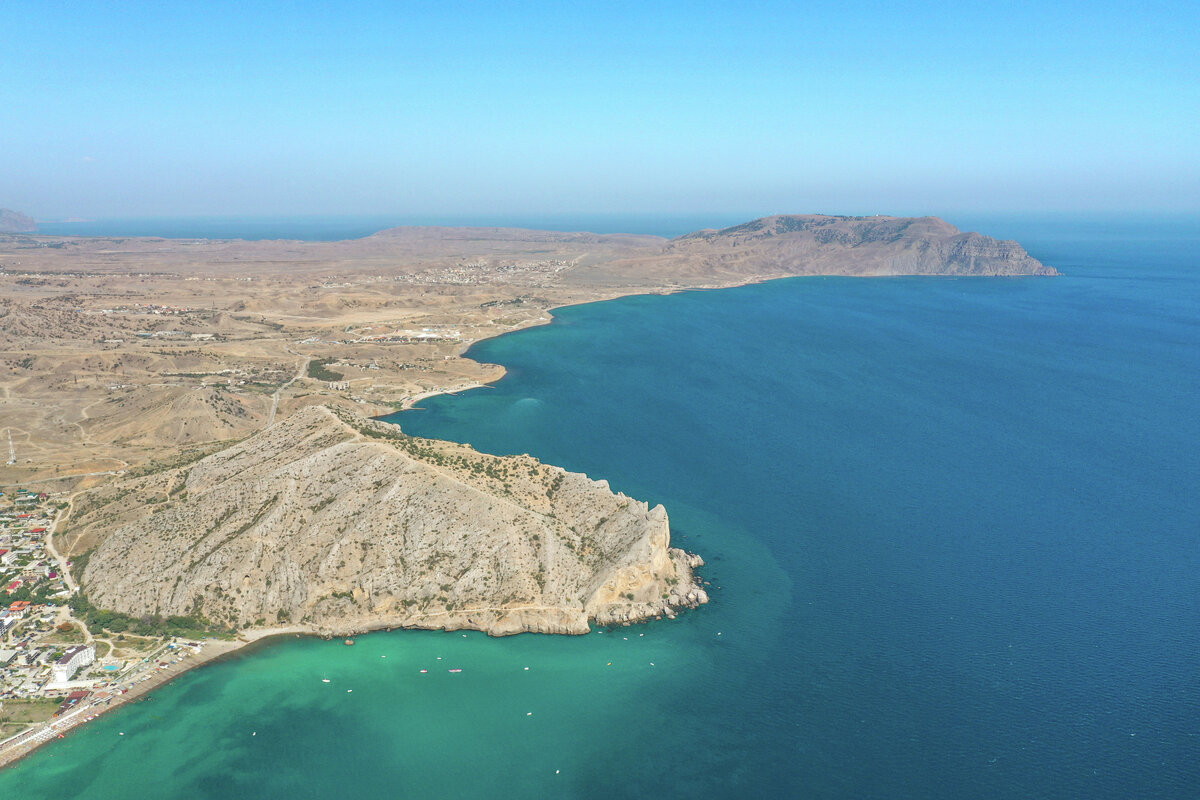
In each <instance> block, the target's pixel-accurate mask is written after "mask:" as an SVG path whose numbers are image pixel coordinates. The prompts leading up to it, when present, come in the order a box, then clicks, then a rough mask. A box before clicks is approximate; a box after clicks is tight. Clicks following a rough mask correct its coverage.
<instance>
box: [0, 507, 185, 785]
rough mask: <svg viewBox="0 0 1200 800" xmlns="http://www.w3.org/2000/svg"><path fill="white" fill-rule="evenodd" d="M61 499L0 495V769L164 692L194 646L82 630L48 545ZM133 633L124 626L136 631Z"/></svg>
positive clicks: (111, 629)
mask: <svg viewBox="0 0 1200 800" xmlns="http://www.w3.org/2000/svg"><path fill="white" fill-rule="evenodd" d="M67 507H68V502H67V497H66V495H63V494H53V493H47V492H43V491H35V490H32V489H25V488H6V489H5V490H4V491H2V492H0V589H2V591H0V764H4V763H7V762H8V761H10V760H12V759H15V758H19V757H20V756H21V755H24V754H25V753H26V752H28V751H29V750H31V749H33V748H35V747H37V746H38V745H40V744H43V743H45V742H46V741H49V740H50V739H53V738H56V737H61V736H62V735H64V734H65V733H66V731H68V730H70V729H71V728H73V727H75V726H77V725H80V724H83V723H86V722H88V721H89V720H92V719H94V718H95V717H96V716H98V715H99V713H100V712H101V711H103V710H105V709H107V708H108V707H109V706H111V705H113V704H114V703H118V702H121V701H123V700H125V699H128V698H130V697H131V696H136V695H140V694H141V693H142V691H145V690H147V689H148V688H150V687H151V686H153V685H157V684H158V683H161V682H163V681H164V680H166V679H167V678H169V677H170V676H171V675H172V673H178V672H180V671H182V670H180V669H173V668H174V667H175V665H177V664H179V663H180V662H182V661H183V660H184V659H189V660H191V661H195V660H196V659H195V656H198V655H200V654H201V653H203V652H204V649H205V643H204V641H203V640H199V639H198V638H195V637H193V638H189V637H182V636H175V635H171V633H170V632H169V631H164V632H163V633H162V634H161V635H154V633H157V631H155V632H153V633H150V634H149V635H147V632H145V631H144V630H143V632H142V633H140V634H139V633H135V632H133V631H132V630H131V629H130V627H127V626H129V623H128V621H127V620H124V619H117V618H110V619H109V624H108V625H107V626H105V627H103V628H97V626H92V627H93V628H96V629H95V630H93V629H91V628H89V626H88V624H87V621H86V617H87V611H88V610H89V608H88V606H87V603H86V600H85V599H84V598H83V597H82V596H81V595H80V594H79V588H78V585H77V584H76V583H75V581H74V579H73V578H72V577H71V574H70V568H71V567H72V566H73V565H72V563H71V562H64V561H63V560H62V559H61V558H60V557H59V555H58V554H57V552H56V551H55V549H54V546H53V544H52V542H51V540H50V537H51V535H52V533H53V532H54V530H55V524H56V522H57V521H58V519H59V516H60V515H61V514H62V513H63V512H64V511H65V510H66V509H67ZM144 625H145V623H143V625H141V626H131V627H139V628H144Z"/></svg>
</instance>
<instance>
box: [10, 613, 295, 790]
mask: <svg viewBox="0 0 1200 800" xmlns="http://www.w3.org/2000/svg"><path fill="white" fill-rule="evenodd" d="M289 633H295V634H297V635H303V634H304V631H302V630H301V629H299V628H296V629H294V630H293V629H291V628H267V629H262V630H259V631H246V632H245V633H244V634H239V635H238V637H237V638H235V639H205V640H202V641H203V649H202V650H201V651H200V653H199V654H194V655H192V654H189V655H188V656H186V657H185V660H183V661H181V662H180V663H178V664H171V665H170V666H168V667H164V668H160V669H158V670H156V671H154V672H151V673H150V674H149V675H148V676H147V677H144V678H142V679H140V680H138V681H137V682H136V683H135V684H134V685H133V687H131V688H130V689H128V690H126V691H125V692H124V693H122V694H115V695H110V696H109V697H106V698H104V699H103V700H101V701H99V702H96V703H88V704H87V705H81V706H79V707H77V708H76V709H74V710H72V711H71V712H69V713H68V714H66V715H64V716H62V717H57V718H53V719H50V720H48V721H46V722H44V723H41V724H40V725H38V726H36V727H31V728H27V729H26V730H24V731H22V732H21V733H18V734H15V735H14V736H12V737H10V738H9V739H8V740H6V744H5V745H4V746H3V748H2V749H0V770H3V769H6V768H8V767H10V766H12V765H13V764H15V763H17V762H18V761H20V760H21V759H23V758H25V757H26V756H29V755H31V754H33V753H35V752H37V751H38V750H40V749H41V748H42V747H43V746H45V745H47V744H50V743H51V742H53V741H55V740H56V739H59V738H65V737H66V736H69V735H70V734H71V733H72V732H74V731H75V730H76V729H77V728H79V727H80V726H81V725H84V724H86V723H88V722H91V721H93V720H95V719H97V718H99V717H100V716H102V715H104V714H106V713H108V712H110V711H114V710H116V709H118V708H121V707H122V706H124V705H126V704H128V703H133V702H138V701H140V700H141V699H142V698H143V697H145V696H146V695H148V694H150V693H151V692H153V691H154V690H155V689H158V688H159V687H160V686H165V685H166V684H168V683H171V682H172V681H174V680H175V679H176V678H179V677H180V676H182V675H184V674H186V673H188V672H190V671H191V670H193V669H196V668H198V667H203V666H206V665H208V664H212V663H215V662H218V661H221V660H224V659H227V658H229V657H230V656H232V655H234V654H241V653H243V652H244V650H245V648H247V647H249V646H250V645H255V644H261V643H262V642H265V641H266V640H268V639H272V638H275V637H280V636H286V635H288V634H289ZM85 712H90V713H85ZM18 739H20V740H21V741H19V742H18V741H16V740H18Z"/></svg>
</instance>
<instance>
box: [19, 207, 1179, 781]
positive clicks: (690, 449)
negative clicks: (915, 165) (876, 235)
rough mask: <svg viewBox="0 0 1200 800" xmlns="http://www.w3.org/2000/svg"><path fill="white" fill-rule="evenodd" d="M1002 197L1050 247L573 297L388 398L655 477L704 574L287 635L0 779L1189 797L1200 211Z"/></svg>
mask: <svg viewBox="0 0 1200 800" xmlns="http://www.w3.org/2000/svg"><path fill="white" fill-rule="evenodd" d="M988 224H989V225H990V226H991V227H990V229H989V228H987V227H983V226H979V227H983V229H984V230H985V231H987V232H989V233H991V232H994V233H996V234H997V235H1001V236H1012V237H1015V238H1018V239H1019V240H1021V241H1022V242H1024V243H1025V244H1027V245H1028V246H1029V249H1030V250H1031V252H1033V254H1034V255H1035V256H1038V257H1040V258H1042V259H1043V260H1045V261H1046V262H1047V263H1050V264H1052V265H1054V266H1057V267H1059V268H1060V269H1061V270H1063V271H1064V272H1065V273H1066V275H1065V276H1064V277H1060V278H1041V279H987V278H979V279H937V278H923V279H916V278H897V279H875V280H863V279H836V278H803V279H792V280H785V281H776V282H772V283H769V284H764V285H758V286H750V287H743V288H739V289H731V290H722V291H714V292H688V293H682V294H677V295H673V296H668V297H634V298H626V299H623V300H617V301H612V302H607V303H599V304H593V305H586V306H578V307H573V308H567V309H561V310H560V311H558V312H556V313H557V316H556V320H555V322H554V323H553V324H552V325H549V326H546V327H542V328H535V329H529V330H526V331H522V332H519V333H515V334H512V335H509V336H505V337H502V338H499V339H495V340H491V341H487V342H483V343H481V344H479V345H477V346H476V347H475V348H474V349H473V350H472V353H471V354H472V355H473V356H474V357H476V358H479V359H482V360H485V361H493V362H498V363H502V364H504V365H506V366H507V367H508V369H509V373H508V375H507V376H506V377H505V378H504V379H503V380H501V381H500V382H499V383H497V384H496V385H495V386H492V387H488V388H484V389H478V390H475V391H471V392H467V393H464V394H462V395H460V396H458V397H442V398H432V399H430V400H426V401H425V402H424V403H423V405H424V407H425V410H422V411H411V412H405V413H403V414H400V415H397V417H396V419H397V420H398V421H399V422H400V424H402V425H403V426H404V428H405V429H406V430H408V431H409V432H410V433H419V434H423V435H429V436H439V437H444V438H451V439H456V440H459V441H467V442H471V443H472V444H474V445H475V446H476V447H478V448H479V449H481V450H486V451H490V452H495V453H520V452H529V453H532V454H534V455H536V456H538V457H540V458H542V459H543V460H545V461H547V462H550V463H554V464H559V465H562V466H565V467H567V468H570V469H574V470H580V471H584V472H586V473H588V474H589V475H591V476H593V477H595V478H605V479H607V480H609V481H610V482H611V483H612V485H613V487H614V488H615V489H618V490H621V491H624V492H626V493H629V494H631V495H633V496H635V497H639V498H642V499H647V500H650V501H652V502H661V503H664V504H665V505H666V506H667V508H668V510H669V512H670V514H671V520H672V528H673V536H674V539H675V543H676V544H678V545H681V546H684V547H686V548H688V549H691V550H694V551H696V552H699V553H701V554H702V555H703V556H704V557H705V558H706V559H707V561H708V566H707V567H705V568H704V569H703V571H702V572H703V574H704V576H705V577H706V578H707V579H708V580H710V581H711V582H712V587H711V590H712V595H713V601H712V602H711V603H710V604H709V605H707V606H705V607H703V608H701V609H699V610H697V611H694V612H689V613H687V614H684V615H682V616H681V617H680V618H679V619H677V620H674V621H663V622H659V623H653V624H650V625H646V626H636V627H632V628H627V629H626V628H622V629H619V630H618V631H617V632H615V633H595V634H593V635H589V636H585V637H574V638H566V637H543V636H531V635H526V636H520V637H514V638H510V639H504V640H489V639H487V638H486V637H483V636H480V635H474V634H473V635H470V636H468V637H466V638H463V637H461V636H460V635H459V634H441V633H431V632H394V633H388V634H383V633H381V634H372V635H370V636H367V637H362V638H361V639H360V640H359V645H358V646H356V647H354V648H347V647H343V646H341V645H340V644H337V643H324V642H319V641H313V640H286V641H283V642H279V643H276V644H274V645H272V646H269V647H266V648H264V649H262V650H261V651H259V652H256V653H254V654H250V655H246V656H244V657H241V658H238V659H235V660H233V661H229V662H227V663H222V664H218V665H216V666H212V667H206V668H204V669H201V670H197V671H196V672H193V673H188V674H187V675H185V676H183V678H181V679H180V680H178V681H177V682H175V683H174V684H172V685H170V686H168V687H166V688H164V689H162V690H160V691H158V692H156V693H155V694H154V695H153V697H154V698H155V699H154V701H153V702H147V703H140V704H136V705H133V706H131V707H128V708H125V709H122V710H120V711H118V712H115V713H113V714H110V715H106V716H105V717H103V718H101V719H100V720H98V721H97V722H95V723H92V724H91V725H89V726H87V728H86V729H85V730H84V731H82V732H80V733H78V734H74V735H72V736H70V737H68V738H67V739H66V740H64V741H62V742H56V743H54V745H53V746H51V747H48V748H46V749H44V750H43V751H40V752H39V753H37V754H36V755H35V756H34V757H33V758H31V759H28V760H27V761H25V762H22V763H21V764H19V765H18V766H17V767H16V768H15V769H13V770H6V771H5V772H3V773H0V797H8V796H10V794H11V796H24V797H33V798H38V797H46V798H50V797H64V796H65V797H70V796H87V797H89V798H92V800H109V798H112V799H114V800H115V798H125V797H130V796H156V797H177V798H199V797H211V798H231V797H239V798H240V797H255V798H276V797H278V798H287V799H288V800H296V798H306V797H313V798H318V797H319V798H326V797H330V796H344V797H347V798H350V797H355V798H357V797H488V798H492V797H572V798H604V799H605V800H612V799H613V798H646V797H656V798H683V797H711V798H750V797H753V798H759V797H763V798H774V797H781V798H785V797H786V798H888V799H889V800H890V799H891V798H914V799H915V798H921V799H922V800H923V799H925V798H933V799H935V800H937V799H940V798H945V799H946V800H950V799H951V798H953V799H954V800H958V799H959V798H964V797H972V798H973V797H979V798H998V799H1000V800H1006V799H1007V798H1064V799H1065V798H1081V797H1086V798H1102V799H1105V798H1112V800H1118V799H1120V800H1126V798H1193V797H1197V796H1200V492H1198V491H1197V489H1198V488H1200V487H1198V485H1197V483H1198V476H1200V419H1198V416H1197V414H1196V410H1197V396H1198V391H1200V263H1198V262H1200V259H1198V258H1197V252H1198V245H1200V224H1196V223H1184V222H1178V221H1176V222H1174V223H1164V224H1162V225H1159V226H1157V227H1153V228H1147V227H1145V226H1142V225H1134V224H1127V225H1126V226H1125V227H1124V228H1122V227H1121V225H1119V224H1117V223H1115V222H1113V221H1107V222H1106V221H1100V222H1094V223H1086V224H1078V225H1071V224H1067V223H1065V222H1064V223H1062V224H1058V225H1050V224H1046V223H1044V222H1038V221H1032V220H1021V219H1019V218H1010V219H1004V220H992V221H991V222H990V223H988ZM964 227H965V226H964ZM642 634H644V636H642ZM439 655H441V656H444V657H445V658H446V659H447V660H449V661H453V662H454V664H455V665H456V666H463V667H465V671H464V673H462V674H461V675H458V676H449V675H445V674H442V671H441V670H440V669H436V667H439V666H441V665H443V662H439V661H436V660H435V658H436V656H439ZM385 657H386V658H385ZM650 662H653V663H654V666H650ZM424 666H430V667H435V669H431V672H430V674H428V675H420V674H418V672H417V668H418V667H424ZM523 666H531V667H532V669H531V671H525V670H524V669H523ZM326 673H328V674H329V675H330V676H331V677H332V678H333V679H334V683H333V684H331V685H329V684H323V683H322V682H321V681H320V680H319V678H320V677H321V676H322V675H323V674H326ZM434 673H437V674H434ZM460 679H461V680H460ZM343 686H349V687H353V688H354V689H355V691H354V692H353V693H352V694H350V693H344V692H343V690H342V687H343ZM530 713H532V716H530V715H528V714H530ZM119 732H126V733H128V735H127V736H123V737H122V736H119ZM255 734H256V735H255Z"/></svg>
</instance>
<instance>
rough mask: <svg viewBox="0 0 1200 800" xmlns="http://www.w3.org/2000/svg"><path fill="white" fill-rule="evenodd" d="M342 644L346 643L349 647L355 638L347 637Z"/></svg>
mask: <svg viewBox="0 0 1200 800" xmlns="http://www.w3.org/2000/svg"><path fill="white" fill-rule="evenodd" d="M342 644H344V645H346V646H347V647H349V646H350V645H352V644H354V640H353V639H347V640H346V641H344V642H342Z"/></svg>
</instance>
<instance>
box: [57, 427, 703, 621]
mask: <svg viewBox="0 0 1200 800" xmlns="http://www.w3.org/2000/svg"><path fill="white" fill-rule="evenodd" d="M72 533H73V535H74V537H75V539H74V543H73V545H72V546H73V549H75V550H76V551H78V550H79V549H80V546H83V547H90V546H93V545H96V544H98V546H97V547H96V549H95V550H94V551H92V553H91V555H90V557H89V559H88V563H87V567H86V569H85V571H84V573H83V576H82V577H83V581H82V583H83V586H84V590H85V591H86V592H87V594H88V597H89V599H90V600H91V602H92V603H93V604H94V605H96V606H98V607H101V608H108V609H112V610H115V611H121V612H124V613H128V614H134V615H174V614H178V615H185V614H193V613H199V614H202V615H204V616H205V617H207V618H208V619H210V620H212V621H214V622H218V623H221V624H227V625H230V626H232V627H236V628H246V627H253V626H260V627H261V626H268V627H270V626H276V625H279V624H281V623H291V624H298V625H300V626H302V627H304V628H306V629H308V630H311V631H313V632H319V633H329V634H342V633H349V632H353V631H358V630H365V629H371V628H379V627H392V626H396V627H401V626H403V627H417V628H445V629H459V628H473V629H478V630H483V631H487V632H488V633H492V634H509V633H517V632H521V631H543V632H560V633H584V632H586V631H587V630H588V627H589V621H595V622H597V623H600V624H609V623H620V622H625V621H632V620H641V619H646V618H649V617H657V616H663V615H670V614H672V613H673V610H674V609H676V608H679V607H686V606H695V605H698V604H700V603H704V602H706V601H707V599H708V598H707V596H706V595H705V593H704V590H703V589H702V588H700V585H699V583H698V582H697V580H696V579H695V577H694V576H693V572H692V568H693V566H698V565H699V564H701V563H703V562H701V561H700V559H699V558H698V557H696V556H690V555H688V554H686V553H684V552H683V551H682V550H678V549H674V548H671V547H670V528H669V525H668V520H667V514H666V511H664V510H663V508H662V507H661V506H657V507H655V508H653V509H651V508H649V507H648V506H647V505H646V504H645V503H642V502H639V501H637V500H633V499H631V498H629V497H626V496H624V495H622V494H614V493H613V492H612V491H610V489H609V487H608V485H607V484H606V483H605V482H603V481H592V480H590V479H589V478H588V477H587V476H585V475H580V474H575V473H569V472H566V471H564V470H562V469H559V468H557V467H551V466H547V465H544V464H542V463H540V462H539V461H537V460H536V459H534V458H531V457H529V456H517V457H504V458H500V457H496V456H490V455H484V454H481V453H478V452H476V451H475V450H473V449H472V448H471V447H470V446H467V445H459V444H453V443H449V442H441V441H435V440H429V439H420V438H414V437H409V436H407V435H405V434H404V433H402V432H401V431H400V429H399V428H398V427H397V426H395V425H389V424H386V423H381V422H375V421H370V420H366V419H363V418H361V417H353V416H350V415H349V414H346V413H344V412H340V411H333V410H330V409H329V408H326V407H322V406H313V407H309V408H306V409H303V410H301V411H299V412H297V413H296V414H294V415H292V416H291V417H289V418H287V419H286V420H283V421H281V422H279V423H277V424H275V425H273V426H271V427H270V428H268V429H266V430H265V431H262V432H261V433H259V434H256V435H254V436H252V437H250V438H248V439H246V440H244V441H242V442H240V443H238V444H235V445H233V446H231V447H228V448H227V449H224V450H221V451H219V452H216V453H213V454H211V455H208V456H206V457H204V458H201V459H199V460H197V461H193V462H192V463H187V464H185V463H179V464H177V465H174V466H168V467H167V468H165V469H160V470H158V471H154V472H149V474H144V475H139V476H132V477H126V478H125V479H123V480H122V481H119V482H116V483H112V484H108V485H106V486H104V487H102V488H100V489H97V490H94V491H93V492H90V493H87V494H85V495H83V496H82V497H80V498H78V499H77V500H76V505H75V508H74V512H73V515H72Z"/></svg>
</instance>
